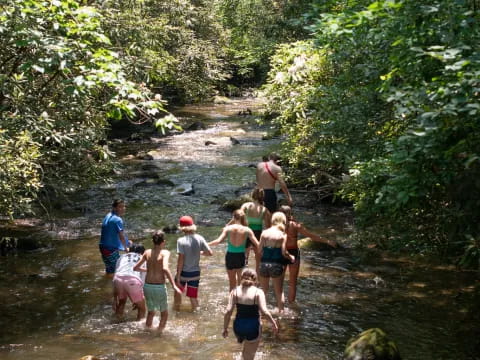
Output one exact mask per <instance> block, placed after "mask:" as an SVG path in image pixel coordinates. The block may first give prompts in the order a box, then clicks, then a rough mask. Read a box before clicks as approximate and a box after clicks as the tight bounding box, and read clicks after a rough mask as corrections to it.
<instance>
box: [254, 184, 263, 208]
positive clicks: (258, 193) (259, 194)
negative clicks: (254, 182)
mask: <svg viewBox="0 0 480 360" xmlns="http://www.w3.org/2000/svg"><path fill="white" fill-rule="evenodd" d="M251 196H252V199H253V200H254V201H255V200H256V201H258V202H259V203H260V204H262V205H263V200H264V198H265V191H263V189H262V188H255V189H253V191H252V195H251Z"/></svg>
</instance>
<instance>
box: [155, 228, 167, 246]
mask: <svg viewBox="0 0 480 360" xmlns="http://www.w3.org/2000/svg"><path fill="white" fill-rule="evenodd" d="M152 241H153V243H154V244H155V245H160V244H161V243H163V242H164V241H165V233H164V232H163V231H162V230H157V231H155V233H154V234H153V236H152Z"/></svg>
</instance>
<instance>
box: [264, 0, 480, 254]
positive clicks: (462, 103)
mask: <svg viewBox="0 0 480 360" xmlns="http://www.w3.org/2000/svg"><path fill="white" fill-rule="evenodd" d="M315 8H316V9H317V10H318V11H319V13H317V14H315V13H312V14H310V16H311V17H314V18H315V17H316V18H317V23H316V24H315V25H314V26H312V28H311V29H312V31H313V32H314V34H315V36H314V37H315V46H312V48H311V49H310V50H309V52H310V53H315V52H316V53H317V54H319V55H321V56H326V59H325V62H326V63H328V64H330V65H329V66H328V67H327V68H328V69H330V70H329V71H328V72H325V78H319V79H312V80H311V82H309V83H308V84H305V83H301V82H298V81H297V84H296V85H297V86H298V87H299V88H300V89H301V90H298V89H297V91H296V93H292V92H290V97H288V96H286V93H283V92H282V91H283V89H280V88H279V87H275V86H274V82H275V78H276V76H277V73H279V70H278V68H275V70H274V71H275V72H272V73H271V74H270V83H271V84H270V85H269V88H268V90H269V91H270V94H269V95H270V97H271V99H273V102H272V105H271V108H272V110H275V111H278V112H280V114H281V116H280V117H279V120H278V122H279V124H280V125H281V127H282V129H283V130H284V131H285V132H286V133H288V134H290V135H291V137H290V139H289V141H288V142H287V148H286V149H287V152H288V156H287V158H289V159H291V164H292V165H293V167H294V168H295V167H296V166H297V167H300V166H302V167H303V166H305V165H306V166H307V171H308V172H309V173H310V174H312V176H311V178H310V181H317V180H318V178H317V177H316V176H315V172H316V171H318V168H319V167H320V168H321V169H322V170H326V171H328V172H329V173H331V174H337V175H341V174H342V173H344V174H348V175H349V176H344V178H349V181H348V182H345V184H344V186H343V188H342V189H341V192H340V194H341V195H342V196H343V197H345V198H347V199H349V200H351V201H352V202H354V204H355V209H356V214H357V219H358V225H359V231H360V232H363V233H364V236H366V237H369V238H371V237H376V238H377V240H378V242H380V243H382V244H385V246H387V247H390V248H397V249H404V248H409V249H411V250H412V251H435V252H438V253H441V254H449V255H452V254H453V255H455V254H461V253H462V251H463V250H464V249H465V248H466V247H468V246H470V245H468V243H467V241H466V239H467V238H468V236H471V237H473V238H477V237H478V235H479V232H480V228H479V225H478V221H477V214H478V212H479V211H478V209H479V205H480V200H479V197H478V196H476V194H478V193H479V190H480V182H479V181H478V178H479V175H480V174H479V170H480V164H479V151H480V149H479V146H480V145H479V144H480V141H479V140H480V138H479V135H480V124H479V123H478V112H479V111H480V101H479V89H480V86H479V85H480V77H479V75H480V53H479V51H478V43H479V40H480V39H479V35H480V31H479V30H480V27H479V25H478V24H479V22H478V20H479V19H478V15H477V14H476V13H475V12H473V11H472V10H474V3H473V2H469V1H461V0H459V1H448V0H429V1H423V2H422V3H421V4H419V3H418V2H416V1H411V0H405V1H391V0H385V1H375V2H371V1H355V2H351V3H350V4H348V3H347V4H340V6H336V7H335V8H330V9H327V10H328V11H329V12H328V13H326V12H323V11H325V7H321V6H318V5H317V6H316V7H315ZM292 51H293V52H294V53H295V51H296V50H292ZM296 56H298V54H296ZM275 59H276V61H278V60H279V59H284V60H285V61H286V63H287V65H286V66H291V61H290V63H288V61H289V60H288V55H285V54H282V51H281V50H280V51H279V52H278V53H277V55H276V57H275ZM312 71H313V70H312ZM312 89H316V90H314V91H312ZM304 90H307V91H306V92H305V91H304ZM277 95H278V96H277ZM293 103H295V104H296V105H295V106H296V107H299V108H301V109H302V111H303V112H302V114H305V115H302V116H300V117H299V116H298V115H296V116H294V117H292V115H291V114H292V109H294V108H295V106H292V105H291V104H293ZM301 132H302V133H303V134H304V135H306V140H305V141H303V142H302V141H299V140H300V138H304V137H303V136H302V137H299V136H298V134H299V133H301ZM294 138H298V139H297V143H295V141H292V140H291V139H294ZM467 249H469V248H467Z"/></svg>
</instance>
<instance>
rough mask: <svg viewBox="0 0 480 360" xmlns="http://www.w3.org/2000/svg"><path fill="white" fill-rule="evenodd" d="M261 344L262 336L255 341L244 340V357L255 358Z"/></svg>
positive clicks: (248, 359)
mask: <svg viewBox="0 0 480 360" xmlns="http://www.w3.org/2000/svg"><path fill="white" fill-rule="evenodd" d="M259 344H260V337H258V339H257V340H255V341H246V340H245V341H244V342H243V351H242V355H243V359H244V360H253V359H254V358H255V353H256V352H257V349H258V345H259Z"/></svg>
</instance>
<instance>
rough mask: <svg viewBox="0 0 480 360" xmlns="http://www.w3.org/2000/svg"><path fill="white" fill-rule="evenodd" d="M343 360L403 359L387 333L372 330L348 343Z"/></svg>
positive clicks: (375, 329)
mask: <svg viewBox="0 0 480 360" xmlns="http://www.w3.org/2000/svg"><path fill="white" fill-rule="evenodd" d="M343 360H401V357H400V352H399V351H398V349H397V346H396V345H395V343H394V342H393V341H391V340H390V339H389V338H388V337H387V335H386V334H385V332H384V331H383V330H381V329H378V328H372V329H368V330H365V331H364V332H362V333H360V334H359V335H357V336H356V337H354V338H352V339H350V340H349V341H348V343H347V346H346V347H345V352H344V354H343Z"/></svg>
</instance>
